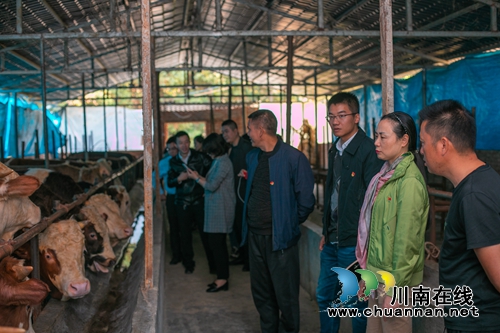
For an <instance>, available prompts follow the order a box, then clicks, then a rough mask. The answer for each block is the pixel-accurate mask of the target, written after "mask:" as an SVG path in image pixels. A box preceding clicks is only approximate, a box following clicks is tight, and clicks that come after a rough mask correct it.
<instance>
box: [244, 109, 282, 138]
mask: <svg viewBox="0 0 500 333" xmlns="http://www.w3.org/2000/svg"><path fill="white" fill-rule="evenodd" d="M248 119H250V120H252V121H258V122H260V125H261V126H262V127H263V128H264V130H265V131H266V133H267V134H269V135H276V132H277V130H278V120H277V119H276V116H275V115H274V113H273V112H272V111H270V110H266V109H260V110H257V111H255V112H253V113H252V114H250V115H249V116H248Z"/></svg>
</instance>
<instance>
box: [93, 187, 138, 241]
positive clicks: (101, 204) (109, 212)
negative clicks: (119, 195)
mask: <svg viewBox="0 0 500 333" xmlns="http://www.w3.org/2000/svg"><path fill="white" fill-rule="evenodd" d="M85 206H91V207H94V209H95V210H97V211H98V212H99V214H101V216H103V217H104V220H106V225H107V226H108V230H109V239H110V240H111V245H112V246H115V245H116V244H117V243H118V241H119V240H121V239H125V238H128V237H130V236H132V233H133V230H132V228H131V227H129V226H128V225H127V224H126V223H125V221H124V220H123V218H122V217H121V215H120V208H119V207H118V205H117V204H116V202H114V201H113V200H112V199H111V198H110V197H109V195H106V194H102V193H101V194H95V195H93V196H91V197H90V199H88V200H87V202H86V203H85Z"/></svg>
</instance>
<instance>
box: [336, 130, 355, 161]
mask: <svg viewBox="0 0 500 333" xmlns="http://www.w3.org/2000/svg"><path fill="white" fill-rule="evenodd" d="M356 134H358V131H356V133H354V135H353V136H351V137H350V138H349V139H348V140H347V141H346V142H344V143H340V142H341V141H342V140H339V141H337V145H336V147H337V151H338V152H339V155H340V156H342V154H343V153H344V149H346V148H347V146H349V144H350V143H351V141H352V139H354V137H355V136H356Z"/></svg>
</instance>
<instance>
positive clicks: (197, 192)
mask: <svg viewBox="0 0 500 333" xmlns="http://www.w3.org/2000/svg"><path fill="white" fill-rule="evenodd" d="M190 150H191V156H189V160H188V163H187V165H188V167H189V168H190V169H191V170H195V171H198V173H199V174H200V176H202V177H205V176H206V175H207V172H208V170H209V169H210V166H211V164H212V159H211V158H210V157H209V156H208V155H206V154H204V153H200V152H197V151H196V150H194V149H190ZM185 171H186V168H185V167H184V165H183V163H182V160H181V159H180V157H179V155H177V156H175V157H172V158H171V159H170V170H168V177H167V178H168V181H167V183H168V186H169V187H175V188H176V190H175V204H176V205H196V204H199V203H203V194H204V193H205V190H204V189H203V187H201V185H200V184H198V183H196V182H195V181H194V179H189V178H188V179H186V180H184V181H183V182H181V183H180V184H179V182H178V181H177V177H178V176H179V175H180V174H181V172H185Z"/></svg>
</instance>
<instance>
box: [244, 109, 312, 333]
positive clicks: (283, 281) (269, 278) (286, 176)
mask: <svg viewBox="0 0 500 333" xmlns="http://www.w3.org/2000/svg"><path fill="white" fill-rule="evenodd" d="M248 118H249V119H250V120H249V121H248V135H249V136H250V139H251V142H252V146H254V147H257V148H259V149H253V150H251V151H250V152H249V153H248V154H247V165H248V186H247V189H246V194H245V205H244V208H243V236H242V238H243V240H246V237H247V234H248V247H249V252H250V282H251V289H252V296H253V300H254V303H255V306H256V308H257V311H259V314H260V326H261V329H262V332H299V317H300V313H299V275H300V274H299V251H298V245H297V242H298V240H299V238H300V228H299V225H300V223H302V222H304V221H305V220H306V219H307V217H308V216H309V214H310V213H311V212H312V211H313V209H314V202H315V200H314V195H313V187H314V178H313V174H312V171H311V166H310V164H309V161H308V160H307V158H306V157H305V156H304V154H302V153H301V152H299V151H298V150H297V149H295V148H293V147H291V146H289V145H287V144H286V143H284V142H282V141H281V140H279V139H278V137H277V136H276V129H277V120H276V117H275V116H274V114H273V113H272V112H271V111H269V110H258V111H255V112H254V113H252V114H251V115H250V116H249V117H248ZM280 312H281V316H280Z"/></svg>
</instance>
